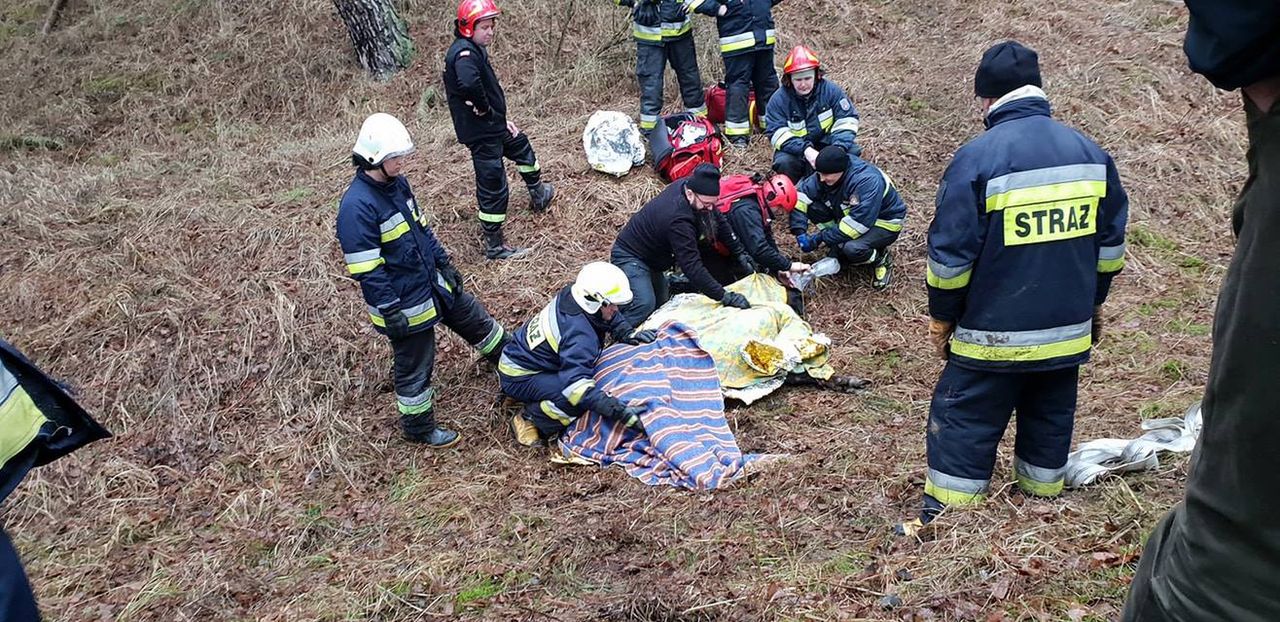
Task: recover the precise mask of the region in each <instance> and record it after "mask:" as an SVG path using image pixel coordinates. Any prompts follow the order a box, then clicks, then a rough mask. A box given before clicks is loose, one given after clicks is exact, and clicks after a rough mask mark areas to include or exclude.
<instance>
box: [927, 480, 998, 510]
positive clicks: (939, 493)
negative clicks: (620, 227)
mask: <svg viewBox="0 0 1280 622" xmlns="http://www.w3.org/2000/svg"><path fill="white" fill-rule="evenodd" d="M924 494H926V495H929V496H930V497H933V498H934V499H937V500H938V501H941V502H942V503H943V504H944V505H976V504H979V503H982V502H983V501H985V500H986V499H987V494H986V493H984V492H964V491H961V490H951V489H948V488H943V487H942V486H939V485H937V484H935V483H933V477H932V476H927V477H925V479H924Z"/></svg>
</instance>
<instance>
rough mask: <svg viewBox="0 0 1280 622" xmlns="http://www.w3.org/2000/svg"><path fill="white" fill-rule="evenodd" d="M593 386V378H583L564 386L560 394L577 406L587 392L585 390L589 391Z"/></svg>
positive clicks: (594, 384)
mask: <svg viewBox="0 0 1280 622" xmlns="http://www.w3.org/2000/svg"><path fill="white" fill-rule="evenodd" d="M594 386H596V383H595V381H594V380H592V379H590V378H583V379H581V380H578V381H577V382H574V383H573V384H571V385H569V386H567V387H565V388H564V391H562V394H563V395H564V397H565V399H567V400H569V403H570V404H573V405H574V406H577V405H578V404H581V403H582V397H583V396H584V395H586V394H587V391H590V390H591V388H592V387H594Z"/></svg>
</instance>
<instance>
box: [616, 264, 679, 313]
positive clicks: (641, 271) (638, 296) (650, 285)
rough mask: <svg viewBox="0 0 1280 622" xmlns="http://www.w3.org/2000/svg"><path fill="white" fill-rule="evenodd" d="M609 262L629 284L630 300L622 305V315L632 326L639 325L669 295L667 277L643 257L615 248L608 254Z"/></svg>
mask: <svg viewBox="0 0 1280 622" xmlns="http://www.w3.org/2000/svg"><path fill="white" fill-rule="evenodd" d="M609 262H610V263H612V264H613V265H615V266H618V267H619V268H621V269H622V273H623V274H625V275H627V282H629V283H630V284H631V302H629V303H627V304H626V305H623V306H622V308H621V311H622V316H623V317H625V318H627V321H628V322H630V323H631V325H632V326H636V327H639V326H640V325H641V324H643V323H644V321H645V320H646V319H648V318H649V316H650V315H651V314H652V313H653V310H654V309H657V308H658V307H660V306H662V304H663V303H665V302H666V301H667V300H668V299H669V298H670V297H671V292H670V291H669V290H668V289H667V277H666V275H665V274H663V273H662V271H661V270H654V269H652V268H650V267H649V265H648V264H646V263H645V262H644V260H643V259H640V258H638V257H634V256H632V255H630V254H629V253H625V252H623V251H619V250H616V249H615V250H614V251H613V253H611V254H610V256H609Z"/></svg>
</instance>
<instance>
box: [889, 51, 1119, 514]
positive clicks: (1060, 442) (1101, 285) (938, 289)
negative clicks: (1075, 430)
mask: <svg viewBox="0 0 1280 622" xmlns="http://www.w3.org/2000/svg"><path fill="white" fill-rule="evenodd" d="M974 87H975V89H974V91H975V93H976V94H977V96H978V97H979V98H980V101H981V106H982V108H983V111H984V114H985V123H986V127H987V131H986V132H985V133H983V134H982V135H981V136H979V137H977V138H975V139H973V140H972V141H970V142H969V143H968V144H966V145H964V146H963V147H961V148H960V150H959V151H957V152H956V155H955V157H954V159H952V161H951V164H950V165H949V166H948V167H947V170H946V172H945V173H943V176H942V182H941V184H940V185H939V188H938V195H937V210H936V215H935V217H934V220H933V223H932V224H930V226H929V236H928V253H929V256H928V264H927V265H928V268H927V281H928V292H929V315H930V316H931V319H930V321H929V336H930V339H931V341H932V342H933V345H934V347H935V348H936V349H937V351H938V353H939V355H940V356H942V357H944V358H946V359H947V364H946V367H945V368H944V369H943V371H942V375H941V377H940V378H939V379H938V384H937V387H936V388H935V389H934V394H933V402H932V405H931V406H930V411H929V424H928V433H927V438H926V446H927V453H928V462H929V471H928V474H927V476H926V478H925V496H924V503H923V505H924V507H923V509H922V511H921V515H920V516H919V517H918V518H916V519H913V520H911V521H909V522H907V523H904V524H902V525H899V531H900V532H901V533H914V531H915V530H917V529H919V527H920V526H921V525H922V524H924V523H927V522H929V521H930V520H931V519H932V518H933V517H934V516H935V515H936V514H937V512H938V511H939V510H940V509H941V508H942V507H943V506H947V505H968V504H974V503H979V502H981V501H982V500H983V499H984V498H985V496H986V494H987V490H988V488H989V485H990V481H991V476H992V469H993V468H994V466H995V460H996V445H997V444H998V443H999V442H1000V437H1001V436H1003V434H1004V430H1005V428H1006V427H1007V426H1008V424H1009V418H1010V415H1011V414H1012V413H1014V412H1015V411H1016V413H1017V417H1018V426H1017V438H1016V440H1015V442H1014V465H1013V466H1014V476H1015V479H1016V481H1017V484H1018V486H1019V488H1021V489H1022V490H1023V491H1025V492H1027V493H1029V494H1032V495H1037V496H1044V497H1052V496H1055V495H1057V494H1059V493H1060V492H1061V491H1062V487H1063V475H1064V471H1065V466H1066V463H1067V453H1068V451H1069V450H1070V448H1071V431H1072V427H1073V425H1074V419H1075V409H1076V385H1077V380H1078V377H1079V370H1080V365H1081V364H1083V363H1085V362H1086V361H1087V360H1088V359H1089V350H1090V348H1091V347H1092V344H1093V343H1094V341H1096V339H1097V334H1096V331H1097V330H1098V329H1099V328H1100V324H1099V323H1098V320H1097V317H1098V309H1099V307H1100V306H1101V305H1102V303H1103V302H1104V301H1105V300H1106V299H1107V293H1108V292H1109V290H1110V288H1111V280H1112V277H1113V276H1115V274H1116V273H1117V272H1119V271H1120V269H1121V268H1122V267H1123V265H1124V229H1125V222H1126V220H1127V218H1128V198H1127V197H1126V196H1125V192H1124V188H1122V187H1121V185H1120V177H1119V174H1118V173H1117V172H1116V167H1115V163H1114V162H1113V161H1112V159H1111V157H1110V156H1109V155H1107V153H1106V152H1105V151H1103V150H1102V149H1101V148H1099V147H1098V146H1097V145H1096V144H1094V142H1093V141H1091V140H1089V139H1088V138H1086V137H1085V136H1084V135H1082V134H1080V133H1079V132H1077V131H1076V130H1074V129H1071V128H1069V127H1067V126H1065V125H1063V124H1061V123H1059V122H1057V121H1055V120H1054V119H1053V118H1052V117H1051V116H1050V110H1049V100H1048V99H1047V98H1046V97H1045V94H1044V91H1042V90H1041V89H1040V67H1039V61H1038V58H1037V55H1036V53H1035V52H1034V51H1032V50H1030V49H1028V48H1026V47H1023V46H1022V45H1020V44H1018V43H1016V42H1013V41H1006V42H1003V43H999V44H996V45H994V46H992V47H991V48H989V49H988V50H987V51H986V52H985V53H984V54H983V56H982V61H981V62H980V64H979V65H978V69H977V73H976V76H975V79H974Z"/></svg>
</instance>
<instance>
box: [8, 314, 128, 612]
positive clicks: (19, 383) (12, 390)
mask: <svg viewBox="0 0 1280 622" xmlns="http://www.w3.org/2000/svg"><path fill="white" fill-rule="evenodd" d="M110 437H111V433H110V432H107V431H106V430H105V429H103V427H102V426H100V425H98V423H97V422H96V421H94V420H93V418H92V417H90V416H89V413H87V412H85V411H84V409H83V408H81V407H80V405H79V404H76V402H75V400H73V399H72V398H71V396H70V395H68V394H67V392H66V391H65V390H64V389H63V388H62V387H61V386H60V385H59V384H58V383H57V382H56V381H54V380H53V379H52V378H50V377H48V376H46V375H45V374H44V372H42V371H40V369H39V368H38V367H36V366H35V364H33V363H32V362H31V361H29V360H27V358H26V357H25V356H23V355H22V353H20V352H18V351H17V350H16V349H15V348H14V347H13V346H11V345H9V343H8V342H6V341H4V340H3V339H0V501H3V500H4V499H6V498H8V496H9V494H10V493H12V492H13V490H14V488H16V487H17V486H18V484H19V483H20V482H21V481H22V478H23V477H25V476H26V474H27V472H28V471H30V470H31V469H33V468H35V467H38V466H42V465H45V464H48V463H50V462H53V461H54V460H57V459H58V458H61V457H62V456H65V455H67V454H69V453H71V452H73V451H75V450H76V449H79V448H80V447H83V446H84V445H87V444H89V443H91V442H93V441H96V440H100V439H104V438H110ZM54 486H55V488H57V485H56V484H55V485H54ZM57 492H59V493H63V492H70V491H62V490H59V491H57ZM0 620H5V621H9V620H12V621H13V622H19V621H21V622H40V613H39V611H38V610H37V608H36V598H35V594H34V593H32V591H31V584H30V583H29V582H28V581H27V575H26V572H25V571H24V570H23V569H22V562H21V560H19V559H18V553H17V551H15V550H14V548H13V543H12V542H10V541H9V535H8V534H6V533H5V532H4V530H3V529H0Z"/></svg>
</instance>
